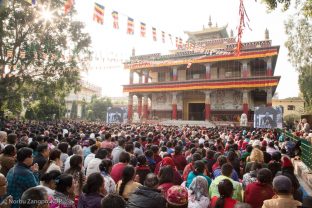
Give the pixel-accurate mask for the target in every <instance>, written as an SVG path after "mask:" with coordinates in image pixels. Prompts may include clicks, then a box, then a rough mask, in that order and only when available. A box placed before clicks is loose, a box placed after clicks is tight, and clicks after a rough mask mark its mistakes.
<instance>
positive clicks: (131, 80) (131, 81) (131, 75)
mask: <svg viewBox="0 0 312 208" xmlns="http://www.w3.org/2000/svg"><path fill="white" fill-rule="evenodd" d="M129 83H130V84H133V71H130V79H129Z"/></svg>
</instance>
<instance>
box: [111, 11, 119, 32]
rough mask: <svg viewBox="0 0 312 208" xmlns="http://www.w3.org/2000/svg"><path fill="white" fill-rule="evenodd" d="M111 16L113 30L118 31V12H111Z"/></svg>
mask: <svg viewBox="0 0 312 208" xmlns="http://www.w3.org/2000/svg"><path fill="white" fill-rule="evenodd" d="M112 16H113V19H114V22H113V28H114V29H117V30H118V29H119V24H118V12H116V11H113V12H112Z"/></svg>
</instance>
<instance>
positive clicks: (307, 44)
mask: <svg viewBox="0 0 312 208" xmlns="http://www.w3.org/2000/svg"><path fill="white" fill-rule="evenodd" d="M285 26H286V34H288V39H287V41H286V43H285V45H286V47H287V48H288V51H289V52H288V56H289V57H290V61H291V62H292V63H293V64H294V65H295V66H296V68H297V69H298V71H299V72H301V71H302V69H305V67H303V66H306V65H309V64H311V63H312V36H311V34H312V23H311V21H309V20H307V18H304V17H301V18H299V19H294V18H290V19H289V20H288V22H287V23H286V25H285ZM302 67H303V68H302Z"/></svg>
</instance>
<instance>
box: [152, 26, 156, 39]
mask: <svg viewBox="0 0 312 208" xmlns="http://www.w3.org/2000/svg"><path fill="white" fill-rule="evenodd" d="M152 31H153V41H157V36H156V28H155V27H153V28H152Z"/></svg>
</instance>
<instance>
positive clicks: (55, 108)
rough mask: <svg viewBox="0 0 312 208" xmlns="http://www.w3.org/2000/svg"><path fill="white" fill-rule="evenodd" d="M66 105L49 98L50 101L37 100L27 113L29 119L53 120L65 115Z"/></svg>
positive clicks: (26, 116)
mask: <svg viewBox="0 0 312 208" xmlns="http://www.w3.org/2000/svg"><path fill="white" fill-rule="evenodd" d="M64 112H65V107H64V105H63V104H62V103H59V102H56V101H53V100H49V101H48V102H40V101H38V102H36V103H33V104H32V105H30V106H29V107H28V108H27V110H26V113H25V118H26V119H29V120H53V119H60V118H62V117H63V115H64Z"/></svg>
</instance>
